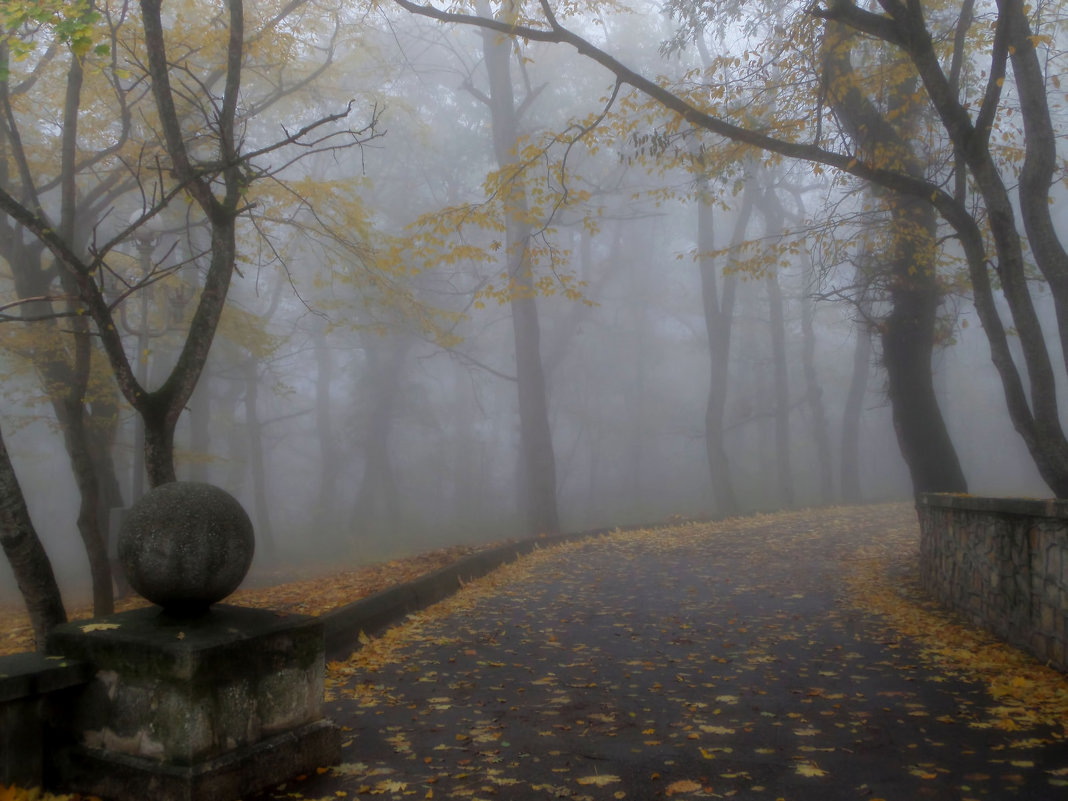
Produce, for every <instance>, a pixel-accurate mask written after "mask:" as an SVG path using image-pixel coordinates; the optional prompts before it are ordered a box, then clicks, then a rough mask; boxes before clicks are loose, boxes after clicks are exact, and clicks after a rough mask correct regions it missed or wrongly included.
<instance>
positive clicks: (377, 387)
mask: <svg viewBox="0 0 1068 801" xmlns="http://www.w3.org/2000/svg"><path fill="white" fill-rule="evenodd" d="M372 336H374V335H372ZM412 344H413V340H412V338H411V337H409V336H407V335H405V334H399V335H396V336H394V337H391V338H390V339H389V340H382V339H377V340H376V341H374V342H369V343H368V344H367V347H366V348H365V351H366V353H367V359H368V365H367V366H368V378H369V380H368V381H367V382H366V384H367V386H368V388H369V389H370V398H369V401H370V407H371V409H370V414H369V415H368V417H367V424H366V431H365V434H364V437H363V449H364V470H363V479H362V481H361V483H360V491H359V493H358V495H357V497H356V508H355V510H354V512H353V517H354V518H355V521H356V524H357V525H358V526H359V527H360V528H361V529H362V530H363V531H365V532H367V533H371V534H389V533H391V532H395V530H396V528H397V526H398V525H399V523H400V514H401V504H400V492H399V491H398V489H397V480H396V477H395V475H394V470H393V458H392V454H391V452H390V447H389V440H390V429H391V428H392V427H393V420H394V418H395V416H396V411H397V408H398V405H399V402H400V398H401V392H400V389H401V378H402V376H403V375H404V364H405V357H406V355H407V353H408V350H409V349H410V348H411V346H412Z"/></svg>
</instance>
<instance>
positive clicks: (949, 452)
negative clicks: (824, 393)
mask: <svg viewBox="0 0 1068 801" xmlns="http://www.w3.org/2000/svg"><path fill="white" fill-rule="evenodd" d="M890 202H891V205H892V207H893V209H892V215H893V219H894V222H893V225H894V230H895V231H896V232H897V234H896V236H895V239H896V242H895V245H896V248H897V252H896V253H894V254H892V255H891V257H890V261H889V263H888V267H889V269H890V273H891V284H890V299H891V304H892V308H891V310H890V313H889V314H888V315H887V316H886V318H885V319H884V320H883V321H882V345H883V366H884V367H885V368H886V378H887V395H888V396H889V398H890V406H891V409H892V411H893V417H894V430H895V431H896V433H897V440H898V443H899V444H900V446H901V453H902V455H903V456H904V457H905V463H906V464H907V465H908V468H909V473H910V475H911V476H912V486H913V489H914V491H915V492H917V493H921V492H967V491H968V484H967V482H966V481H965V479H964V472H963V471H962V470H961V466H960V460H959V459H958V458H957V451H956V449H955V448H954V447H953V442H952V440H951V439H950V437H949V431H948V429H947V428H946V423H945V419H944V418H943V417H942V410H941V408H940V407H939V405H938V399H937V397H936V395H935V389H934V376H933V373H932V370H931V357H932V356H933V354H934V347H935V324H936V322H937V314H938V306H939V304H940V303H941V300H942V297H941V291H940V290H939V287H938V280H937V276H936V274H935V265H934V257H933V246H934V235H935V214H934V209H933V208H932V207H931V206H930V205H928V204H926V203H924V202H923V201H920V200H916V199H913V198H905V197H897V198H893V199H891V201H890Z"/></svg>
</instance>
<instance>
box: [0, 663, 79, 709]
mask: <svg viewBox="0 0 1068 801" xmlns="http://www.w3.org/2000/svg"><path fill="white" fill-rule="evenodd" d="M92 675H93V671H92V668H91V667H90V666H89V665H87V664H86V663H84V662H79V661H77V660H75V659H65V658H63V657H58V656H44V655H42V654H37V653H33V652H27V653H21V654H10V655H8V656H0V704H3V703H8V702H10V701H16V700H19V699H23V698H32V697H36V696H39V695H43V694H45V693H50V692H55V691H56V690H65V689H66V688H67V687H73V686H74V685H76V684H83V683H85V682H87V681H89V679H90V677H91V676H92Z"/></svg>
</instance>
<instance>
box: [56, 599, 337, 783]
mask: <svg viewBox="0 0 1068 801" xmlns="http://www.w3.org/2000/svg"><path fill="white" fill-rule="evenodd" d="M49 650H50V651H52V652H53V653H60V654H63V655H64V656H66V657H69V658H77V659H79V660H81V661H83V662H86V663H89V664H90V665H92V668H93V670H94V677H93V679H92V680H91V681H90V682H89V683H88V685H86V687H85V689H84V690H83V691H82V692H81V693H80V694H79V696H78V698H77V699H76V701H75V702H74V704H73V708H72V709H71V714H70V718H69V724H68V728H67V730H66V731H65V732H63V733H61V736H60V738H59V742H57V749H56V773H57V776H56V779H57V781H56V782H55V783H56V786H57V787H59V788H60V789H63V790H66V791H78V792H83V793H90V794H93V795H98V796H101V797H104V798H108V799H113V800H114V801H147V799H151V800H152V801H171V799H174V801H179V800H186V799H187V800H188V801H193V800H194V799H196V801H232V799H236V798H239V797H241V796H242V795H248V794H250V793H254V792H257V791H259V790H263V789H266V788H268V787H270V786H272V785H274V784H277V783H279V782H281V781H285V780H286V779H287V778H289V777H291V776H294V775H296V774H299V773H304V772H307V771H313V770H315V768H317V767H320V766H325V765H329V764H332V763H334V762H336V761H338V759H339V758H340V733H339V732H338V730H337V729H336V728H335V727H334V726H333V725H332V724H330V723H328V722H326V721H324V720H323V716H322V701H323V679H324V668H325V665H324V656H323V629H322V625H321V624H320V623H319V621H317V620H315V619H314V618H309V617H305V616H302V615H281V614H278V613H275V612H271V611H268V610H261V609H244V608H241V607H233V606H216V607H214V608H213V609H212V610H211V612H209V613H208V614H207V615H204V616H202V617H199V618H196V619H193V620H172V619H168V618H167V617H165V616H162V615H161V614H160V612H159V610H158V609H138V610H134V611H131V612H124V613H121V614H117V615H112V616H110V617H107V618H100V619H95V620H92V621H89V622H88V623H69V624H65V625H63V626H60V627H58V628H57V629H56V630H55V631H54V632H53V633H52V635H50V637H49Z"/></svg>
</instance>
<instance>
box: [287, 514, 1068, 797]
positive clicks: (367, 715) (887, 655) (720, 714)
mask: <svg viewBox="0 0 1068 801" xmlns="http://www.w3.org/2000/svg"><path fill="white" fill-rule="evenodd" d="M917 528H918V527H917V525H916V519H915V512H914V510H913V509H912V508H911V507H910V506H908V505H904V504H896V505H895V504H886V505H876V506H867V507H852V508H835V509H823V510H813V511H801V512H788V513H780V514H774V515H757V516H753V517H748V518H741V519H734V520H729V521H723V522H719V523H696V522H681V523H679V524H675V525H671V526H666V527H662V528H655V529H646V530H640V531H627V532H615V533H613V534H610V535H605V536H600V537H596V538H592V539H587V540H582V541H578V542H573V543H569V544H566V545H562V546H557V547H554V548H546V549H542V550H539V551H536V552H535V553H533V554H531V555H529V556H527V557H524V558H523V559H520V560H519V561H517V562H515V563H513V564H511V565H508V566H505V567H503V568H501V569H500V570H498V571H496V572H494V573H493V574H491V575H489V576H486V577H484V578H482V579H479V580H476V581H472V582H469V583H468V584H467V585H466V586H465V587H464V589H463V590H462V591H461V592H460V593H458V594H457V595H455V596H453V597H451V598H449V599H447V600H446V601H444V602H442V603H440V604H438V605H436V606H434V607H431V608H429V609H427V610H424V611H423V612H420V613H417V614H414V615H412V616H410V617H409V618H408V619H407V620H406V621H405V622H404V623H403V624H402V625H400V626H397V627H395V628H393V629H391V630H389V631H387V632H386V633H385V634H383V635H382V636H380V637H375V638H369V639H368V641H367V642H366V643H365V644H364V646H363V647H362V648H360V649H359V650H357V651H356V652H354V653H353V654H352V655H351V657H350V658H348V659H346V660H341V661H337V662H332V663H331V664H330V665H329V669H328V677H327V693H328V698H329V704H328V707H329V710H330V713H331V714H333V715H334V716H335V718H336V719H337V720H339V721H344V722H345V723H346V725H347V727H349V728H350V730H351V731H350V733H348V734H346V737H347V741H346V744H345V747H346V752H347V753H352V754H353V756H354V757H358V760H359V762H360V764H362V765H363V766H364V773H363V774H362V776H361V775H356V776H353V775H350V774H343V773H342V772H340V771H333V770H327V771H326V772H325V773H324V774H323V775H322V776H320V777H314V778H313V779H312V780H311V781H312V782H313V783H314V786H308V787H307V788H305V791H306V792H307V793H308V794H309V797H312V796H314V795H316V794H318V795H323V796H324V797H325V795H328V794H329V793H330V792H348V793H349V794H350V795H351V794H353V792H356V794H357V795H358V794H359V792H357V791H359V790H362V789H364V788H370V789H369V790H368V791H367V792H368V793H370V794H374V793H375V791H376V789H377V785H376V784H375V779H374V777H375V776H376V775H377V776H379V777H381V775H382V774H381V773H380V772H381V771H389V772H390V775H391V777H393V778H391V781H398V782H403V783H405V785H406V789H405V791H404V793H402V795H410V796H415V797H428V798H450V799H451V798H456V799H461V798H468V799H470V798H475V799H478V798H481V799H488V798H493V797H495V796H505V797H509V798H571V799H576V801H586V800H587V799H589V800H590V801H592V800H593V799H602V798H604V799H608V798H617V799H622V798H632V799H641V798H657V797H668V796H670V797H672V798H680V799H682V798H729V797H735V796H737V797H746V798H757V799H760V798H767V799H769V801H774V800H775V799H779V798H783V799H787V801H794V800H795V799H804V798H812V797H816V796H820V797H822V796H827V797H828V798H910V799H911V798H922V799H926V798H931V799H942V798H944V799H955V800H956V799H979V798H984V797H985V798H1010V797H1019V798H1030V797H1047V796H1049V794H1050V793H1057V792H1059V790H1054V789H1052V788H1060V787H1064V786H1068V778H1066V777H1068V748H1066V730H1065V721H1066V720H1068V718H1066V717H1064V715H1063V712H1064V709H1065V707H1064V706H1063V703H1064V699H1065V697H1066V695H1065V693H1066V686H1068V685H1066V682H1065V677H1064V676H1063V675H1062V674H1060V673H1057V672H1056V671H1051V670H1049V669H1047V668H1044V667H1043V666H1042V665H1040V664H1038V663H1037V662H1036V661H1035V660H1033V659H1030V658H1029V657H1027V656H1026V655H1023V654H1021V653H1020V652H1018V651H1016V650H1015V649H1013V648H1011V647H1009V646H1007V645H1004V644H1001V643H999V642H997V641H996V640H994V639H993V638H992V637H990V636H988V635H984V634H982V633H981V632H977V631H975V630H974V629H972V628H970V627H969V626H967V625H965V624H963V623H961V622H960V621H958V620H956V619H955V618H954V617H953V616H952V615H950V614H948V613H946V612H944V611H941V610H939V609H938V608H937V607H935V606H933V605H932V604H930V603H929V602H928V601H927V600H926V599H925V598H924V596H923V594H922V592H920V590H919V588H918V586H917V585H916V582H915V574H916V559H917V555H918V554H917V551H918V530H917ZM399 732H403V733H404V736H403V738H398V737H397V734H398V733H399ZM401 742H403V744H404V747H402V748H401V747H397V745H398V744H399V743H401ZM350 764H351V763H350ZM888 766H892V768H893V769H892V770H890V769H888ZM378 781H381V778H379V779H378ZM271 797H273V798H276V799H282V798H285V797H301V796H300V794H299V793H298V794H296V795H294V791H293V788H292V787H289V788H287V789H286V790H285V791H280V792H278V793H275V794H273V796H271Z"/></svg>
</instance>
